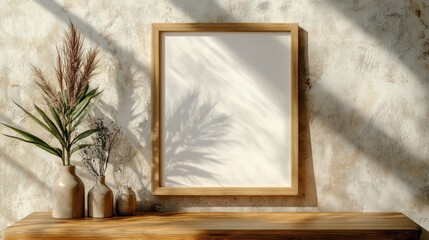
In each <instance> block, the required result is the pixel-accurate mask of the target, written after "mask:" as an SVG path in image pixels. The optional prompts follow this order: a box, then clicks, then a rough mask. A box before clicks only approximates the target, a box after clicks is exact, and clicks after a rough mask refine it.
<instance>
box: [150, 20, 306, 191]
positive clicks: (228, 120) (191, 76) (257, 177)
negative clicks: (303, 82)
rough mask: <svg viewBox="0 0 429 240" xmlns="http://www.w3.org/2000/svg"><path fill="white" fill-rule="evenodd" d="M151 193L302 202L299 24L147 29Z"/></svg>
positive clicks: (158, 26)
mask: <svg viewBox="0 0 429 240" xmlns="http://www.w3.org/2000/svg"><path fill="white" fill-rule="evenodd" d="M151 137H152V154H153V165H152V194H153V195H297V194H298V25H297V24H257V23H228V24H215V23H177V24H170V23H156V24H152V135H151Z"/></svg>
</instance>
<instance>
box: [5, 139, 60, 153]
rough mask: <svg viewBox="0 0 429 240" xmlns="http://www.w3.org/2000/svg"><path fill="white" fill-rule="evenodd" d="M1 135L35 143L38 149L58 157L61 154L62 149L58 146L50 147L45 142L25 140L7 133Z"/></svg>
mask: <svg viewBox="0 0 429 240" xmlns="http://www.w3.org/2000/svg"><path fill="white" fill-rule="evenodd" d="M3 135H4V136H6V137H10V138H14V139H18V140H21V141H23V142H26V143H31V144H33V145H35V146H36V147H38V148H40V149H43V150H45V151H46V152H48V153H50V154H52V155H55V156H57V157H59V158H61V156H62V151H61V149H59V148H54V147H51V146H49V145H47V144H46V145H45V144H44V143H40V142H37V141H31V140H26V139H23V138H20V137H15V136H12V135H7V134H3Z"/></svg>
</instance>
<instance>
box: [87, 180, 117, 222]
mask: <svg viewBox="0 0 429 240" xmlns="http://www.w3.org/2000/svg"><path fill="white" fill-rule="evenodd" d="M88 216H89V217H93V218H108V217H112V216H113V192H112V190H110V188H109V187H108V186H107V185H106V182H105V176H97V178H96V182H95V186H94V187H93V188H91V190H89V192H88Z"/></svg>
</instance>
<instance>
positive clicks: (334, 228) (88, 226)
mask: <svg viewBox="0 0 429 240" xmlns="http://www.w3.org/2000/svg"><path fill="white" fill-rule="evenodd" d="M420 231H421V230H420V227H419V226H418V225H417V224H415V223H414V222H413V221H411V220H410V219H409V218H407V217H406V216H404V215H403V214H401V213H139V214H136V215H135V216H129V217H114V218H105V219H92V218H81V219H54V218H52V217H51V214H50V213H32V214H30V215H29V216H27V217H25V218H24V219H22V220H21V221H19V222H17V223H15V224H13V225H12V226H10V227H8V228H7V229H6V230H5V235H4V237H5V240H9V239H345V238H350V239H419V235H420Z"/></svg>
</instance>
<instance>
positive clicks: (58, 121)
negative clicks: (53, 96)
mask: <svg viewBox="0 0 429 240" xmlns="http://www.w3.org/2000/svg"><path fill="white" fill-rule="evenodd" d="M48 106H49V111H50V112H51V115H52V117H53V118H54V120H55V123H56V124H57V126H58V128H59V130H61V133H62V135H63V136H65V132H64V126H63V123H62V121H61V118H60V115H58V113H57V111H56V110H55V108H54V107H53V106H52V105H51V104H49V103H48Z"/></svg>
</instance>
